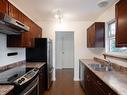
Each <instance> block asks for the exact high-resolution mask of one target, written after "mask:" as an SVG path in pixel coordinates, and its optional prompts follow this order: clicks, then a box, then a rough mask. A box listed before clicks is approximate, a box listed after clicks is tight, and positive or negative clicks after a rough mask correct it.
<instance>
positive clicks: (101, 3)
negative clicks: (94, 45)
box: [97, 0, 109, 8]
mask: <svg viewBox="0 0 127 95" xmlns="http://www.w3.org/2000/svg"><path fill="white" fill-rule="evenodd" d="M108 3H109V1H108V0H101V1H99V2H98V3H97V5H98V6H99V7H101V8H102V7H106V6H107V5H108Z"/></svg>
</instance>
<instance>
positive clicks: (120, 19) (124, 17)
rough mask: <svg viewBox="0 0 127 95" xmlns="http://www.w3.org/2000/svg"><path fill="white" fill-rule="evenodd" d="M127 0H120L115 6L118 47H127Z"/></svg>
mask: <svg viewBox="0 0 127 95" xmlns="http://www.w3.org/2000/svg"><path fill="white" fill-rule="evenodd" d="M126 11H127V0H120V1H119V2H118V3H117V4H116V6H115V12H116V47H127V37H126V35H127V12H126Z"/></svg>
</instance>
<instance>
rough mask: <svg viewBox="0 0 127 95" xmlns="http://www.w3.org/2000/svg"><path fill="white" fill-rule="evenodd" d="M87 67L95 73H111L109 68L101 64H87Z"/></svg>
mask: <svg viewBox="0 0 127 95" xmlns="http://www.w3.org/2000/svg"><path fill="white" fill-rule="evenodd" d="M89 66H90V67H91V68H92V69H94V70H96V71H102V72H106V71H112V67H111V66H107V65H103V64H89Z"/></svg>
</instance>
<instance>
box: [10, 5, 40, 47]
mask: <svg viewBox="0 0 127 95" xmlns="http://www.w3.org/2000/svg"><path fill="white" fill-rule="evenodd" d="M8 5H9V12H8V14H9V16H11V17H13V18H15V19H17V20H19V21H20V22H22V23H24V24H26V25H27V26H29V27H30V30H29V31H28V32H23V33H21V35H7V47H23V48H32V47H34V39H35V38H41V36H42V29H41V27H39V26H38V25H37V24H36V23H34V22H33V21H32V20H31V19H29V18H28V17H27V16H26V15H24V14H23V13H22V12H21V11H20V10H18V9H17V8H16V7H15V6H14V5H12V4H11V3H9V4H8Z"/></svg>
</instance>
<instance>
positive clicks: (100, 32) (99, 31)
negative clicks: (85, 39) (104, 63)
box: [95, 22, 105, 47]
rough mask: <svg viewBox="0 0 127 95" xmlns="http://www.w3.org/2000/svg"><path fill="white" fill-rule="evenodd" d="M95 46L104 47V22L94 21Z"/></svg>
mask: <svg viewBox="0 0 127 95" xmlns="http://www.w3.org/2000/svg"><path fill="white" fill-rule="evenodd" d="M95 31H96V33H95V47H105V23H104V22H99V23H95Z"/></svg>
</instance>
